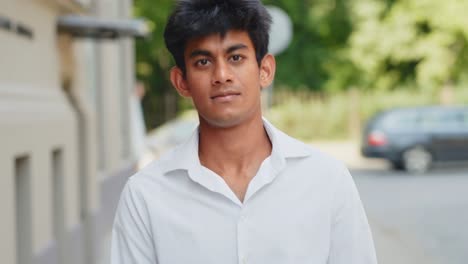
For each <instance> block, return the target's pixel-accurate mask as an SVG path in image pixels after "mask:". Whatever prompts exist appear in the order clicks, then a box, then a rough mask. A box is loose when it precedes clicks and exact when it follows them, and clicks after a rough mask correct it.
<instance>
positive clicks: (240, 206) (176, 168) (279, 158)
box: [111, 0, 376, 264]
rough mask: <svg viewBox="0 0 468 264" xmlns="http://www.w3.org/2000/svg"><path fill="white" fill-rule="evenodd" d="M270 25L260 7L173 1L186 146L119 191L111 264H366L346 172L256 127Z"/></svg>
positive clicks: (366, 235) (227, 1)
mask: <svg viewBox="0 0 468 264" xmlns="http://www.w3.org/2000/svg"><path fill="white" fill-rule="evenodd" d="M270 23H271V18H270V16H269V15H268V13H267V11H266V9H265V7H264V6H263V5H262V4H261V3H260V1H256V0H193V1H188V0H184V1H179V2H178V5H177V7H176V9H175V11H174V13H173V14H172V15H171V17H170V18H169V21H168V24H167V26H166V31H165V35H164V36H165V40H166V45H167V47H168V49H169V51H170V52H171V53H172V55H173V56H174V59H175V61H176V65H177V66H175V67H174V68H173V69H172V70H171V74H170V77H171V81H172V83H173V85H174V87H175V88H176V89H177V91H178V92H179V93H180V94H181V95H182V96H185V97H190V98H191V99H192V100H193V103H194V105H195V108H196V109H197V111H198V115H199V120H200V125H199V127H198V129H197V131H195V133H194V134H193V136H192V138H191V139H190V140H189V141H188V142H187V143H185V144H183V145H181V146H179V147H178V148H176V149H175V150H174V151H172V152H170V153H169V154H167V155H165V156H164V157H162V158H161V159H160V160H159V161H155V162H153V163H152V164H150V165H149V166H147V167H146V168H144V169H143V170H142V171H140V172H138V173H137V174H136V175H134V176H132V177H131V178H130V179H129V181H128V183H127V184H126V186H125V188H124V190H123V193H122V196H121V200H120V203H119V207H118V210H117V215H116V219H115V223H114V229H113V239H112V253H111V255H112V256H111V258H112V261H111V262H112V264H130V263H135V264H136V263H138V264H150V263H151V264H155V263H158V264H187V263H197V264H210V263H213V264H220V263H222V264H234V263H254V264H302V263H310V264H325V263H328V264H371V263H372V264H373V263H376V257H375V252H374V246H373V242H372V237H371V232H370V230H369V226H368V223H367V219H366V215H365V213H364V210H363V207H362V204H361V201H360V198H359V195H358V192H357V190H356V187H355V185H354V183H353V179H352V177H351V176H350V174H349V173H348V171H347V169H346V168H345V167H344V166H343V165H342V164H341V163H339V162H337V161H335V160H334V159H332V158H329V157H327V156H325V155H324V154H322V153H320V152H319V151H317V150H315V149H313V148H311V147H309V146H307V145H305V144H303V143H301V142H299V141H296V140H295V139H292V138H290V137H288V136H287V135H285V134H284V133H282V132H280V131H279V130H277V129H276V128H275V127H273V126H272V125H271V124H270V123H268V121H266V120H265V119H263V118H262V113H261V106H260V92H261V90H262V89H263V88H266V87H267V86H268V85H269V84H270V83H271V82H272V80H273V78H274V74H275V59H274V57H273V56H272V55H270V54H267V47H268V31H269V27H270Z"/></svg>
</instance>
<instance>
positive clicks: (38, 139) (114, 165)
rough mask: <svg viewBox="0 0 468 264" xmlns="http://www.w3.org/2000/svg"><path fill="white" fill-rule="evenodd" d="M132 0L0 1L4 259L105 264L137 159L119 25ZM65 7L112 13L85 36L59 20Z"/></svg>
mask: <svg viewBox="0 0 468 264" xmlns="http://www.w3.org/2000/svg"><path fill="white" fill-rule="evenodd" d="M131 5H132V1H131V0H95V1H92V0H80V1H78V0H0V210H1V215H2V217H1V218H0V234H1V237H0V253H1V255H2V257H1V259H2V260H1V262H2V263H5V264H32V263H34V264H39V263H44V264H45V263H47V264H54V263H67V264H68V263H70V264H75V263H76V264H92V263H103V262H102V261H103V260H102V256H101V252H103V251H105V250H106V249H105V248H103V247H104V245H105V243H104V242H103V241H104V238H105V237H106V236H109V233H110V230H111V226H112V220H113V215H114V211H115V207H116V204H117V202H118V197H119V194H120V190H121V188H122V186H123V184H124V183H125V181H126V179H127V178H128V177H129V175H131V174H132V173H133V172H134V170H135V164H136V158H137V153H135V151H134V150H133V148H132V129H131V119H132V118H133V117H132V116H131V114H130V101H131V96H132V89H133V87H134V83H135V80H134V76H135V74H134V55H133V53H134V47H133V39H132V37H131V36H130V37H120V36H119V34H118V32H119V30H122V28H120V29H119V26H116V25H117V24H118V23H119V21H123V20H129V19H130V17H131ZM71 15H74V16H78V17H81V18H83V17H84V18H93V19H99V21H101V22H102V21H104V23H105V21H112V23H109V26H108V27H107V31H106V32H107V33H109V32H110V33H111V34H110V35H109V34H108V35H107V36H105V34H104V33H105V30H101V31H100V30H99V29H96V28H94V29H96V30H95V33H96V32H97V33H96V34H93V36H91V37H83V36H85V35H86V32H88V31H86V30H87V29H86V26H84V27H83V26H82V27H83V32H84V34H83V36H81V37H78V36H77V34H76V32H72V30H68V29H67V27H60V23H59V21H60V20H61V18H63V17H67V16H71ZM88 22H89V21H88ZM116 23H117V24H116ZM88 26H90V27H91V28H92V27H93V22H92V21H91V23H88ZM113 27H115V28H116V29H115V32H113ZM124 27H125V25H124ZM88 29H89V28H88ZM100 32H101V33H100ZM103 32H104V33H103ZM112 33H115V34H112ZM130 35H131V34H130Z"/></svg>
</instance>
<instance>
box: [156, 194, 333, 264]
mask: <svg viewBox="0 0 468 264" xmlns="http://www.w3.org/2000/svg"><path fill="white" fill-rule="evenodd" d="M269 187H272V188H265V189H264V190H261V191H260V192H258V193H257V194H256V195H255V196H253V197H252V198H251V199H250V200H248V201H247V202H246V203H245V204H243V206H238V205H236V204H233V203H232V202H231V201H230V200H229V199H227V198H225V197H223V196H222V195H220V194H218V193H205V195H196V196H190V195H189V196H187V197H184V198H183V199H181V200H180V201H178V202H175V200H176V199H177V198H176V197H173V199H174V200H173V201H172V202H171V206H170V207H165V206H159V207H158V206H155V207H152V208H150V212H151V220H150V221H151V226H152V228H153V230H152V231H153V234H155V235H154V237H153V238H154V245H155V250H156V252H157V256H158V258H159V260H160V262H159V263H163V264H164V263H171V264H176V263H227V264H228V263H242V260H245V261H246V263H271V264H274V263H283V264H284V263H326V258H327V256H328V246H329V236H330V224H329V223H330V210H329V209H330V207H329V204H328V203H329V202H328V201H327V200H326V199H324V197H323V196H315V195H313V194H310V193H304V191H305V190H300V189H299V190H296V191H295V192H288V193H281V192H280V191H281V190H280V189H276V188H275V187H274V186H269ZM176 252H178V253H176Z"/></svg>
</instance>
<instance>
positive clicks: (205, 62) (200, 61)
mask: <svg viewBox="0 0 468 264" xmlns="http://www.w3.org/2000/svg"><path fill="white" fill-rule="evenodd" d="M208 63H209V61H208V59H201V60H198V61H196V63H195V64H196V65H197V66H206V65H208Z"/></svg>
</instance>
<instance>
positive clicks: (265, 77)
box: [260, 54, 276, 89]
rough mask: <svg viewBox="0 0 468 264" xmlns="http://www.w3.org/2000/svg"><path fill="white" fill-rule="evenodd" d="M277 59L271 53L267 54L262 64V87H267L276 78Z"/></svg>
mask: <svg viewBox="0 0 468 264" xmlns="http://www.w3.org/2000/svg"><path fill="white" fill-rule="evenodd" d="M275 71H276V61H275V57H274V56H273V55H271V54H266V55H265V57H263V59H262V63H261V65H260V87H261V88H262V89H263V88H266V87H268V86H270V84H271V83H272V82H273V80H274V79H275Z"/></svg>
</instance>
